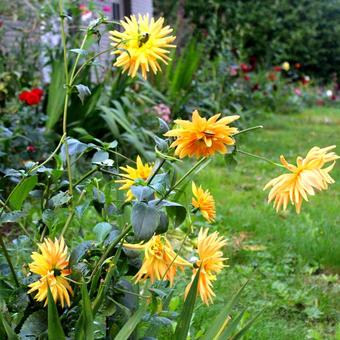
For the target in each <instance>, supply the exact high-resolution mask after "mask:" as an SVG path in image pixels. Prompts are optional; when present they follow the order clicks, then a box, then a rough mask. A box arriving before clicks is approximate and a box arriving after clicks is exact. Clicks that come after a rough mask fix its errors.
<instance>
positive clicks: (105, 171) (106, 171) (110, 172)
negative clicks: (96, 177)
mask: <svg viewBox="0 0 340 340" xmlns="http://www.w3.org/2000/svg"><path fill="white" fill-rule="evenodd" d="M99 170H100V171H101V172H104V174H109V175H113V176H116V177H121V178H124V179H128V180H129V181H134V179H133V178H130V177H129V176H125V175H122V174H117V173H115V172H112V171H109V170H105V169H102V168H100V169H99Z"/></svg>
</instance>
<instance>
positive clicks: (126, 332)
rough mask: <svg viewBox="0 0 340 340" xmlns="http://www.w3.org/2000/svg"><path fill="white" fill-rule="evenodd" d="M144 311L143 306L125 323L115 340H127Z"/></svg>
mask: <svg viewBox="0 0 340 340" xmlns="http://www.w3.org/2000/svg"><path fill="white" fill-rule="evenodd" d="M145 311H146V307H145V306H141V307H139V308H138V309H137V311H136V312H135V313H134V314H133V315H132V316H131V318H130V319H129V320H128V321H127V322H126V324H125V325H124V326H123V328H122V329H121V330H120V331H119V333H118V334H117V335H116V337H115V340H127V339H129V336H130V335H131V334H132V332H133V331H134V329H135V328H136V326H137V325H138V323H139V322H140V321H141V320H142V317H143V315H144V313H145Z"/></svg>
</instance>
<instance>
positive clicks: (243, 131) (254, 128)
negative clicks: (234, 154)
mask: <svg viewBox="0 0 340 340" xmlns="http://www.w3.org/2000/svg"><path fill="white" fill-rule="evenodd" d="M257 129H263V125H257V126H252V127H250V128H248V129H244V130H241V131H239V132H236V133H234V134H233V136H237V135H240V134H241V133H246V132H249V131H252V130H257Z"/></svg>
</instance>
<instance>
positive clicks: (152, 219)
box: [131, 202, 160, 241]
mask: <svg viewBox="0 0 340 340" xmlns="http://www.w3.org/2000/svg"><path fill="white" fill-rule="evenodd" d="M159 221H160V213H159V211H158V210H157V209H156V208H154V207H151V206H149V205H147V204H145V203H143V202H138V203H136V204H135V205H134V206H133V207H132V213H131V224H132V227H133V231H134V233H135V235H136V236H137V238H138V239H139V240H143V241H147V240H149V239H150V238H151V237H152V235H153V234H154V233H155V231H156V229H157V227H158V225H159Z"/></svg>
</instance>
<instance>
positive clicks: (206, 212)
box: [191, 182, 216, 222]
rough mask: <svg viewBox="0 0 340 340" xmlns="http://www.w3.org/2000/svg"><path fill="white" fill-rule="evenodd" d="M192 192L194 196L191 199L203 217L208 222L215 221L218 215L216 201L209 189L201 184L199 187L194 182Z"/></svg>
mask: <svg viewBox="0 0 340 340" xmlns="http://www.w3.org/2000/svg"><path fill="white" fill-rule="evenodd" d="M192 193H193V195H194V197H193V198H192V200H191V203H192V205H193V206H194V207H195V208H196V209H199V210H200V212H201V214H202V215H203V217H204V218H205V219H206V220H207V221H208V222H213V221H214V220H215V217H216V209H215V201H214V198H213V197H212V195H211V194H210V192H209V191H208V190H203V189H202V187H201V186H199V187H197V186H196V184H195V183H194V182H192Z"/></svg>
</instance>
